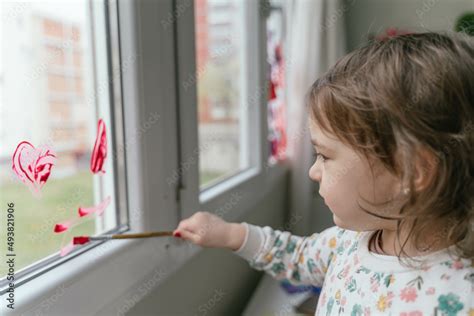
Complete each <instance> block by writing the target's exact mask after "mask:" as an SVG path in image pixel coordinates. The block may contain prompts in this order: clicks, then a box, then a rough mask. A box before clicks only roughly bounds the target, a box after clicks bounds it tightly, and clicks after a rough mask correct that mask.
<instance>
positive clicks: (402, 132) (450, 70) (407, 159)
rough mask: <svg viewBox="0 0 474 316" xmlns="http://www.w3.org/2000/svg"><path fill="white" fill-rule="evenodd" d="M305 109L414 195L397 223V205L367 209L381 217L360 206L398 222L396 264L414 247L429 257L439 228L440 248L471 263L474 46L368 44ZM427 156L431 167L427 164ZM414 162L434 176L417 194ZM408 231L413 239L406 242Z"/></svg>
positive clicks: (428, 37) (464, 42) (424, 41)
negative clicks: (429, 243) (428, 240)
mask: <svg viewBox="0 0 474 316" xmlns="http://www.w3.org/2000/svg"><path fill="white" fill-rule="evenodd" d="M306 103H307V106H309V111H310V118H311V120H313V121H314V122H315V123H316V124H317V125H318V126H320V127H321V128H322V129H323V130H325V131H326V132H329V133H331V134H334V135H335V136H336V137H337V138H339V139H340V140H341V141H342V142H343V143H345V144H347V145H349V146H350V147H352V148H353V149H354V150H355V151H356V152H358V153H360V154H362V155H363V156H364V157H365V158H367V159H368V161H369V162H370V163H371V167H372V162H375V161H379V162H381V163H382V166H383V167H385V168H386V169H387V170H388V171H389V172H390V173H392V174H393V175H395V176H397V178H398V179H400V180H401V183H402V184H405V185H404V187H405V186H406V187H408V188H410V191H408V195H405V196H406V197H407V198H406V199H404V200H403V203H401V204H400V203H398V206H397V207H396V208H395V209H396V210H397V211H398V210H399V213H398V214H395V213H394V211H393V210H394V206H393V205H394V200H390V201H387V202H384V203H382V204H375V203H370V204H371V205H377V206H378V207H379V206H381V205H384V207H383V208H379V210H378V211H377V212H372V211H369V210H368V209H366V208H364V207H362V206H361V204H360V203H359V206H360V207H361V209H363V210H364V211H366V212H368V213H370V214H372V215H374V216H377V217H380V218H384V219H394V220H396V221H397V238H398V240H399V241H400V243H401V245H402V247H401V250H400V252H399V253H397V257H398V258H399V260H400V259H401V254H402V253H404V254H405V255H406V252H405V251H404V246H405V245H406V243H407V242H408V240H411V241H412V242H413V245H414V246H415V247H416V249H417V250H419V251H424V250H423V247H422V246H421V244H422V243H421V241H422V237H423V236H426V234H427V233H428V232H430V231H431V232H432V230H433V228H434V227H437V226H436V225H440V224H441V225H443V227H445V230H439V231H438V232H436V233H435V236H432V237H434V240H435V242H438V241H440V240H444V241H447V242H448V244H449V245H455V246H454V247H453V248H454V249H455V252H456V254H457V255H458V256H459V257H463V258H474V205H473V196H474V184H473V179H474V153H473V144H474V123H473V118H474V40H473V38H470V37H469V36H467V35H463V34H461V33H448V32H444V33H432V32H428V33H416V34H414V33H411V34H404V35H399V36H394V37H389V38H386V39H383V40H374V41H371V42H369V43H368V44H367V45H365V46H363V47H361V48H358V49H357V50H355V51H352V52H351V53H349V54H348V55H346V56H344V57H342V58H341V59H339V60H338V62H337V63H336V64H335V65H334V66H333V67H331V68H330V69H329V70H328V71H327V72H326V73H325V74H323V76H321V77H320V78H319V79H318V80H316V82H314V84H313V85H312V87H311V89H310V90H309V92H308V94H307V95H306ZM421 152H424V153H425V155H420V153H421ZM426 153H429V155H428V157H432V159H426V160H423V157H426ZM415 159H420V160H421V161H422V162H423V163H424V164H425V165H424V167H423V169H424V170H423V171H425V172H426V173H430V172H432V173H431V176H432V177H431V178H430V179H431V181H428V185H427V186H425V188H424V189H421V190H418V191H416V190H415V184H414V180H415V176H416V170H415ZM371 170H372V174H374V172H373V169H372V168H371ZM401 196H403V195H401ZM363 200H365V201H367V200H366V199H363ZM393 215H395V216H393ZM401 227H405V228H408V231H409V234H408V237H407V238H406V240H404V241H401V240H400V231H401ZM379 232H380V231H377V232H376V234H374V236H375V235H378V233H379ZM372 242H373V238H372V239H371V241H370V244H371V245H372ZM405 257H407V258H410V257H409V256H407V255H406V256H405ZM411 259H412V258H411ZM401 261H403V260H401ZM402 263H403V262H402ZM410 266H411V265H410Z"/></svg>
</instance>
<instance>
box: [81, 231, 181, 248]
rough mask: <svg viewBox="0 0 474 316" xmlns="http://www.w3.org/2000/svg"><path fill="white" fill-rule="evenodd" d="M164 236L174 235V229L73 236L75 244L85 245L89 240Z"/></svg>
mask: <svg viewBox="0 0 474 316" xmlns="http://www.w3.org/2000/svg"><path fill="white" fill-rule="evenodd" d="M162 236H173V232H172V231H164V232H146V233H137V234H117V235H100V236H77V237H74V238H73V244H74V245H83V244H86V243H88V242H89V241H94V240H110V239H130V238H150V237H162Z"/></svg>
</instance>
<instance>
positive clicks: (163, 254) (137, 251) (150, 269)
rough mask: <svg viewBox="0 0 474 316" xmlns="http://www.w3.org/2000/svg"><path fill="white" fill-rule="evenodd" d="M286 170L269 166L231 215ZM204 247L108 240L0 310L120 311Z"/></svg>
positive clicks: (32, 285)
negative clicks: (256, 187) (12, 304)
mask: <svg viewBox="0 0 474 316" xmlns="http://www.w3.org/2000/svg"><path fill="white" fill-rule="evenodd" d="M287 170H288V166H287V164H286V163H285V162H282V163H280V164H277V165H274V166H272V167H270V168H268V170H267V172H265V174H264V178H265V179H264V181H263V183H262V182H259V183H258V184H259V185H263V187H260V188H259V190H256V191H255V190H254V189H255V188H250V189H249V191H248V195H247V196H246V197H245V200H250V201H251V202H253V203H250V204H246V203H241V204H239V209H238V210H236V212H235V213H234V214H232V218H234V219H236V218H240V217H242V216H243V215H244V214H245V213H247V211H248V209H249V208H251V206H253V205H254V202H255V201H256V200H258V199H259V198H261V196H263V195H265V191H266V189H268V187H269V184H271V183H273V182H274V181H276V180H278V179H279V178H280V177H282V176H285V174H286V171H287ZM252 190H254V191H252ZM201 249H202V248H200V247H196V246H192V245H190V244H189V243H187V242H183V241H181V240H177V239H175V238H173V237H164V238H158V239H147V240H122V241H107V242H105V243H103V244H102V245H99V246H97V247H94V248H92V249H91V250H89V251H87V252H86V253H83V254H81V255H79V256H76V257H75V258H72V259H71V260H69V261H67V262H65V263H63V264H61V265H60V266H58V267H56V268H54V269H53V270H50V271H48V272H46V273H44V274H42V275H40V276H38V277H36V278H35V279H32V280H30V281H29V282H28V283H27V284H24V285H22V286H20V287H18V288H17V289H15V309H14V310H13V311H12V310H10V309H8V308H6V303H5V302H6V301H5V300H4V299H5V297H4V296H2V300H3V302H4V304H2V305H1V307H0V314H2V315H8V314H9V313H11V314H21V313H35V312H40V313H44V314H67V313H68V312H69V311H80V312H81V314H96V313H97V312H99V311H101V310H103V309H105V308H106V309H107V310H110V311H115V313H119V312H120V309H121V308H122V309H124V308H126V307H125V305H123V304H124V303H123V302H124V298H126V297H128V296H132V297H134V298H136V297H138V299H137V301H138V300H139V299H141V298H142V297H143V296H144V295H145V294H146V293H142V292H143V291H140V287H142V286H143V285H144V282H147V286H148V287H147V289H148V290H147V292H148V291H150V290H151V289H152V288H154V287H156V286H157V285H159V284H160V283H162V282H163V281H164V280H165V279H166V278H167V277H169V276H171V275H172V274H173V273H174V272H175V271H177V269H179V267H181V266H182V265H183V264H185V263H186V262H187V261H188V260H189V259H190V258H191V257H193V256H194V255H195V254H197V253H198V252H199V251H200V250H201ZM150 250H151V251H150ZM91 263H92V265H91ZM117 276H120V277H117ZM150 277H152V279H151V280H153V282H152V283H153V284H152V285H150V284H149V283H150ZM86 297H87V304H85V301H84V300H85V299H86Z"/></svg>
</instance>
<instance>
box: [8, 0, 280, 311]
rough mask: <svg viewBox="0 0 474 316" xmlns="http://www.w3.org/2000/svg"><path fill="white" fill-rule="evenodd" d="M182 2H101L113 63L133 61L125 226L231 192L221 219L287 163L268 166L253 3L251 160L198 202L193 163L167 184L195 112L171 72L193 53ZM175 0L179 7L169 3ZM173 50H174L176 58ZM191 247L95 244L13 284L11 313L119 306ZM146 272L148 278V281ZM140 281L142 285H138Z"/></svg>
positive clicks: (243, 209) (124, 75) (164, 220)
mask: <svg viewBox="0 0 474 316" xmlns="http://www.w3.org/2000/svg"><path fill="white" fill-rule="evenodd" d="M192 1H193V0H160V1H129V0H110V1H109V2H108V9H109V10H116V9H117V10H118V27H119V29H120V43H119V44H120V54H121V60H122V63H123V61H124V60H134V62H133V63H132V64H131V65H130V67H129V68H128V69H127V70H126V71H125V70H123V69H122V71H121V82H122V108H123V117H124V118H126V120H125V122H124V123H125V125H124V126H125V130H124V132H125V138H124V144H125V151H126V164H125V165H126V177H127V178H126V180H127V182H126V188H127V192H128V204H127V207H128V210H129V226H130V229H131V230H133V231H146V230H172V229H174V228H176V226H177V224H178V222H179V220H180V219H182V218H183V217H188V216H190V215H192V213H194V212H195V211H197V210H198V208H201V207H202V208H205V209H206V210H208V211H213V210H217V209H219V207H223V206H225V205H226V203H228V201H229V199H230V198H231V197H232V194H236V193H237V194H242V195H243V196H244V197H245V198H244V199H243V200H242V201H240V202H239V203H238V204H237V205H236V207H234V208H233V209H232V211H229V212H226V213H225V214H223V217H224V218H225V219H226V220H236V219H237V218H240V217H242V216H243V215H245V214H246V213H247V212H248V211H249V210H250V209H251V208H252V207H253V206H254V205H255V203H258V200H259V199H260V198H261V197H262V195H263V194H266V193H267V192H269V190H271V187H272V184H274V183H275V182H276V181H277V180H278V179H281V178H282V177H284V176H286V173H287V170H288V166H287V163H285V162H282V163H279V164H276V165H268V142H267V135H268V129H267V122H266V120H267V116H266V113H267V100H266V95H267V94H266V90H267V89H266V84H265V81H266V62H265V61H266V41H265V35H266V34H265V32H266V24H265V23H266V21H265V17H263V18H262V17H260V18H258V16H259V14H261V13H262V11H261V10H260V9H259V8H258V7H254V9H250V8H249V10H253V11H252V14H254V15H255V16H257V18H256V19H255V21H259V22H258V25H259V26H258V27H259V32H255V34H254V35H252V36H258V38H260V39H261V40H260V42H259V45H258V46H259V47H258V49H260V51H259V52H258V54H257V55H256V56H258V58H257V61H258V64H256V67H258V69H260V74H259V76H256V77H258V81H259V86H260V87H264V89H263V90H262V91H264V92H263V93H261V94H260V96H261V97H259V98H258V111H257V112H258V114H257V115H255V120H256V121H257V122H258V126H257V129H256V131H257V132H258V133H256V135H258V146H257V147H258V151H259V153H258V156H257V157H258V167H257V168H256V169H254V170H249V171H247V172H243V173H241V174H239V175H238V176H236V177H233V178H232V179H230V180H229V181H227V182H224V183H223V184H222V185H221V186H220V188H219V189H218V187H216V188H215V190H214V192H208V195H207V198H206V201H204V203H201V201H200V194H201V193H200V190H199V178H198V173H197V171H198V169H197V168H190V169H187V170H185V172H182V173H181V174H180V176H179V177H178V181H175V182H174V183H172V184H171V185H170V183H169V179H171V178H172V177H173V176H174V175H175V171H176V170H179V169H178V168H179V166H180V165H181V163H182V162H183V159H182V158H183V157H187V156H189V155H190V154H191V153H192V151H193V150H194V148H195V146H197V133H193V132H194V131H197V121H196V117H197V116H196V115H197V112H196V107H195V106H190V105H193V104H196V103H195V102H194V101H193V100H195V92H192V91H190V90H193V89H190V90H189V91H182V89H181V87H179V85H178V80H177V78H180V77H181V75H183V74H184V73H185V72H184V71H185V70H186V69H188V70H189V69H192V67H195V66H194V63H195V62H194V58H188V59H186V58H184V56H185V55H182V53H183V48H184V49H185V50H184V52H186V51H188V50H190V51H192V52H194V40H192V43H190V42H186V37H183V36H179V34H180V33H182V32H185V33H187V34H193V33H192V32H194V30H193V29H192V28H193V27H194V22H192V23H191V24H190V22H189V19H186V17H189V14H192V16H193V15H194V11H193V10H189V7H191V8H192ZM250 2H251V3H258V2H254V1H250ZM180 4H181V5H185V7H187V8H188V9H185V10H184V11H178V10H177V8H178V5H180ZM170 13H171V15H170ZM170 17H171V18H170ZM182 17H184V18H182ZM185 20H186V21H185ZM192 21H194V17H192ZM191 27H192V28H191ZM189 32H191V33H189ZM257 33H258V34H257ZM262 35H263V37H262ZM188 40H189V37H188ZM190 45H191V46H190ZM190 47H192V50H191V49H190ZM186 48H188V50H186ZM178 49H179V50H178ZM178 51H179V54H180V55H179V56H178V57H176V56H177V52H178ZM257 61H255V62H257ZM262 61H263V62H262ZM257 65H258V66H257ZM256 86H257V85H256ZM176 104H179V109H178V108H177V107H176ZM186 105H187V107H186ZM185 109H186V110H185ZM153 112H156V114H157V115H159V120H158V122H157V124H155V125H154V126H153V127H151V128H150V129H148V130H147V131H146V132H144V133H143V134H140V135H139V137H137V131H140V129H141V128H142V123H143V122H145V121H146V119H147V118H148V117H149V115H150V113H153ZM193 119H194V121H193ZM179 126H186V128H178V127H179ZM196 166H198V164H196ZM167 180H168V181H167ZM211 193H212V194H211ZM201 250H202V248H200V247H190V244H189V243H186V242H183V241H181V240H179V239H176V238H173V237H163V238H150V239H146V240H133V239H130V240H123V241H120V242H113V241H108V242H104V243H100V244H98V245H96V246H95V247H92V248H91V249H88V250H87V251H84V253H81V255H80V256H79V255H78V256H74V257H72V258H70V259H69V260H67V261H66V262H64V263H63V264H61V265H59V266H57V267H55V268H54V269H52V270H49V271H47V272H45V273H43V274H41V275H40V276H38V277H36V278H34V279H32V280H29V281H28V283H27V284H25V285H22V286H19V287H18V288H16V289H15V298H16V299H15V310H14V311H13V313H15V314H19V313H20V314H21V313H33V312H36V313H37V312H41V313H45V314H63V313H65V312H67V311H71V310H78V311H81V313H83V314H117V313H125V312H126V311H127V310H129V309H130V308H131V307H132V306H133V305H135V304H136V303H137V302H138V301H139V300H140V299H141V298H142V297H143V296H144V295H145V294H146V293H148V292H149V291H151V290H152V288H154V287H156V286H158V285H160V284H161V283H163V282H164V281H165V280H166V279H167V278H168V277H169V276H171V275H173V274H174V273H175V272H176V271H177V270H178V269H179V268H180V267H182V266H183V265H184V264H185V263H186V262H187V261H189V260H190V259H191V258H192V257H193V256H194V255H196V254H197V253H199V252H200V251H201ZM150 280H153V284H151V285H150V284H149V282H150ZM145 282H147V283H146V284H147V286H148V291H146V293H143V291H142V290H143V285H144V284H145ZM91 285H93V286H91ZM84 291H87V294H88V295H87V304H84V302H83V301H82V300H78V299H77V298H84ZM2 299H3V297H2ZM130 301H131V302H134V303H132V304H131V306H130V304H128V303H127V304H124V302H130ZM5 305H6V304H2V305H1V306H0V313H3V312H5V315H8V314H9V313H11V312H12V311H11V310H6V306H5Z"/></svg>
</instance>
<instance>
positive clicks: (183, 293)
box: [128, 176, 288, 316]
mask: <svg viewBox="0 0 474 316" xmlns="http://www.w3.org/2000/svg"><path fill="white" fill-rule="evenodd" d="M286 191H287V177H286V176H285V177H283V178H281V179H280V180H279V181H278V182H277V183H275V184H274V187H273V188H272V189H271V190H270V193H269V194H268V195H266V196H262V199H261V200H260V201H258V203H257V205H256V207H255V208H254V209H252V210H250V211H249V212H248V213H246V214H247V215H246V216H245V217H244V218H242V219H241V221H246V222H249V223H252V224H256V225H260V226H264V225H269V226H271V227H274V228H276V229H279V228H283V227H288V226H286V200H287V192H286ZM261 276H262V272H260V271H255V270H253V269H251V268H250V267H249V265H248V263H247V262H246V261H245V260H243V259H241V258H240V257H238V256H236V255H234V254H232V253H231V252H229V251H227V250H220V249H203V250H202V251H201V252H200V253H199V254H197V255H196V256H194V257H193V258H192V259H191V260H190V261H189V262H188V263H186V264H185V265H184V267H183V268H181V269H180V270H179V271H178V272H177V273H175V274H174V275H173V276H171V277H170V278H169V279H168V280H166V281H165V282H164V283H163V284H161V285H160V286H159V287H158V288H156V289H155V290H154V291H153V292H151V294H149V295H148V296H147V297H145V298H144V299H143V300H142V301H140V302H139V303H138V304H137V305H135V306H134V307H133V308H132V309H131V310H130V311H129V313H128V315H198V316H199V315H202V316H204V315H240V314H241V313H242V311H243V309H244V308H245V306H246V304H247V301H248V300H249V298H250V296H251V295H252V292H253V290H254V289H255V287H256V286H257V284H258V281H259V279H260V277H261Z"/></svg>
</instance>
